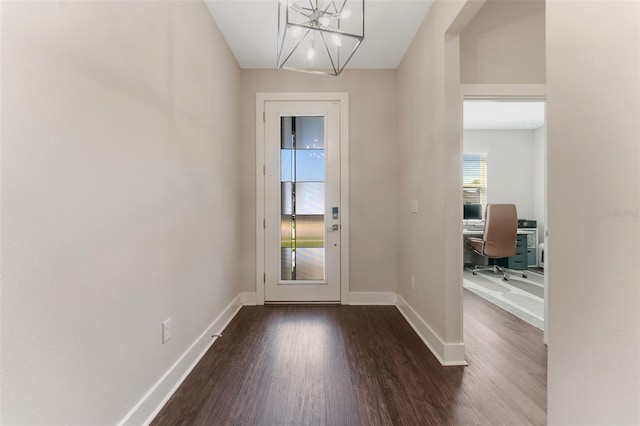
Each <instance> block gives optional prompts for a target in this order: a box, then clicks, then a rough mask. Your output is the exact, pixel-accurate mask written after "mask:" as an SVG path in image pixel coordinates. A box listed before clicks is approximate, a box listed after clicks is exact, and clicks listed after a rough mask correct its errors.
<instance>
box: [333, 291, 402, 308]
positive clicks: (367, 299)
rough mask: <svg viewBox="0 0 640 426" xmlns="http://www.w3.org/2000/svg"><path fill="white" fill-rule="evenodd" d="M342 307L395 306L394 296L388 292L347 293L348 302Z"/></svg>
mask: <svg viewBox="0 0 640 426" xmlns="http://www.w3.org/2000/svg"><path fill="white" fill-rule="evenodd" d="M343 304H344V305H395V304H396V294H395V293H393V292H390V291H378V292H364V291H354V292H350V293H349V300H347V301H346V303H345V302H344V301H343Z"/></svg>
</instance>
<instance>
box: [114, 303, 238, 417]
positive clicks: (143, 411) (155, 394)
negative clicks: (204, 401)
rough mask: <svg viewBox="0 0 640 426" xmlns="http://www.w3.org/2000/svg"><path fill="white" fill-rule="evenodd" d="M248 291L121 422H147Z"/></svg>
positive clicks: (235, 310) (230, 306)
mask: <svg viewBox="0 0 640 426" xmlns="http://www.w3.org/2000/svg"><path fill="white" fill-rule="evenodd" d="M245 294H247V293H241V294H239V295H238V296H237V297H236V298H235V299H234V300H233V301H232V302H231V303H230V304H229V306H227V307H226V308H225V309H224V311H222V313H221V314H220V315H218V317H217V318H216V319H215V320H213V322H212V323H211V324H210V325H209V326H208V327H207V328H206V330H205V331H204V332H203V333H202V334H201V335H200V336H199V337H198V338H197V339H196V341H195V342H193V344H191V346H190V347H189V348H188V349H187V350H186V351H185V352H184V353H183V354H182V356H181V357H180V358H178V360H177V361H176V362H175V363H174V364H173V365H172V366H171V367H170V368H169V369H168V370H167V372H166V373H164V375H163V376H162V377H161V378H160V380H158V381H157V382H156V383H155V384H154V385H153V386H152V387H151V389H149V391H148V392H147V393H146V394H145V395H144V396H143V397H142V399H140V401H138V403H137V404H136V405H135V406H134V407H133V409H132V410H131V411H129V413H128V414H127V415H126V416H125V417H124V419H122V420H121V421H120V423H118V425H120V426H125V425H148V424H149V423H151V421H152V420H153V419H154V417H155V416H156V415H157V414H158V413H159V412H160V410H161V409H162V407H163V406H164V404H166V402H167V401H168V400H169V398H171V396H172V395H173V394H174V392H175V391H176V390H177V389H178V387H179V386H180V385H181V384H182V382H183V381H184V379H186V377H187V375H188V374H189V373H190V372H191V370H193V368H194V367H195V366H196V364H197V363H198V361H200V359H201V358H202V357H203V356H204V354H205V353H206V352H207V350H209V348H210V347H211V345H212V344H213V342H215V341H216V339H217V337H216V338H212V337H211V336H212V335H214V334H221V333H222V330H224V329H225V327H226V326H227V325H228V324H229V322H230V321H231V320H232V319H233V317H235V316H236V314H237V313H238V311H239V310H240V308H241V307H242V305H243V301H244V299H245Z"/></svg>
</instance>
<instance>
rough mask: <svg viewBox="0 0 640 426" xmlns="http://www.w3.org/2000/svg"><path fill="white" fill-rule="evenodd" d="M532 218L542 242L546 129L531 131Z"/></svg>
mask: <svg viewBox="0 0 640 426" xmlns="http://www.w3.org/2000/svg"><path fill="white" fill-rule="evenodd" d="M532 160H533V216H532V219H535V220H537V221H538V241H539V242H543V241H544V230H545V223H546V215H545V203H546V201H547V185H546V182H545V179H546V177H547V127H546V126H542V127H539V128H537V129H535V130H534V131H533V157H532Z"/></svg>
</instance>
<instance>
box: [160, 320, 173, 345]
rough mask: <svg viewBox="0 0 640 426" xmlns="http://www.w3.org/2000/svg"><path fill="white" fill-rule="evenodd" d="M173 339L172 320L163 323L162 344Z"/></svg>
mask: <svg viewBox="0 0 640 426" xmlns="http://www.w3.org/2000/svg"><path fill="white" fill-rule="evenodd" d="M169 339H171V318H167V319H166V320H164V321H163V322H162V343H163V344H164V343H167V342H168V341H169Z"/></svg>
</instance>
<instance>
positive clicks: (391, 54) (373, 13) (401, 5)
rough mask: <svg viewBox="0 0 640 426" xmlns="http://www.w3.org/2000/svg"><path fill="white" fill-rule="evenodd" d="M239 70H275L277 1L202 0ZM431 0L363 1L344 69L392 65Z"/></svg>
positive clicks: (402, 52) (406, 45)
mask: <svg viewBox="0 0 640 426" xmlns="http://www.w3.org/2000/svg"><path fill="white" fill-rule="evenodd" d="M205 3H206V4H207V7H208V8H209V11H210V12H211V15H212V16H213V18H214V19H215V21H216V23H217V24H218V27H219V28H220V31H221V32H222V35H223V36H224V38H225V40H226V41H227V43H228V44H229V47H230V48H231V51H232V52H233V54H234V56H235V57H236V60H237V61H238V64H240V67H241V68H276V38H277V32H278V1H277V0H205ZM431 4H432V0H365V31H364V34H365V37H364V41H363V42H362V44H361V45H360V47H359V48H358V50H357V51H356V53H355V55H354V57H353V58H352V59H351V62H349V66H348V67H349V68H373V69H380V68H382V69H384V68H387V69H395V68H397V67H398V65H399V64H400V61H401V60H402V57H403V56H404V53H405V52H406V51H407V48H408V47H409V44H411V41H412V40H413V37H414V36H415V34H416V31H417V30H418V28H419V27H420V24H422V21H423V20H424V17H425V16H426V15H427V12H428V11H429V8H430V7H431Z"/></svg>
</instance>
